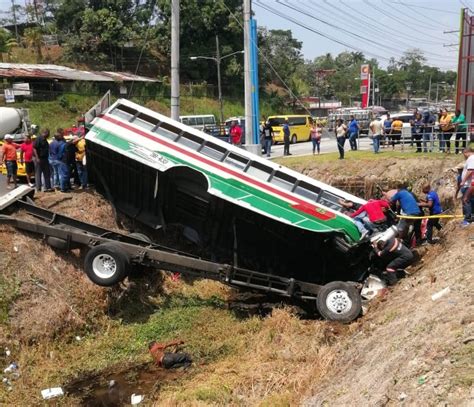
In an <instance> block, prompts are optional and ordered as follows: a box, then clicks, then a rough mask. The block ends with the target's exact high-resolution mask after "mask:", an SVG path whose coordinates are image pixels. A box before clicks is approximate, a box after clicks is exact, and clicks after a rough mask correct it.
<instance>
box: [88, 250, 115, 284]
mask: <svg viewBox="0 0 474 407" xmlns="http://www.w3.org/2000/svg"><path fill="white" fill-rule="evenodd" d="M92 269H93V270H94V274H95V275H97V276H98V277H100V278H104V279H105V278H110V277H112V276H113V275H114V274H115V273H116V272H117V262H116V261H115V259H114V258H113V257H112V256H110V255H109V254H99V255H98V256H96V257H95V258H94V260H93V261H92Z"/></svg>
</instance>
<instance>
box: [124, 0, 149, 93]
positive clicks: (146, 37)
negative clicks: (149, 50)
mask: <svg viewBox="0 0 474 407" xmlns="http://www.w3.org/2000/svg"><path fill="white" fill-rule="evenodd" d="M155 4H156V0H153V1H152V3H151V5H150V11H151V13H150V19H149V20H148V26H147V29H146V31H145V39H144V41H143V45H142V48H141V50H140V55H139V56H138V61H137V67H136V68H135V76H137V74H138V69H139V68H140V63H141V60H142V56H143V51H145V46H146V44H147V40H148V34H149V32H150V28H151V23H152V21H153V10H154V9H155ZM134 84H135V78H134V79H133V80H132V83H131V84H130V91H129V92H128V98H129V99H130V98H131V97H132V91H133V85H134Z"/></svg>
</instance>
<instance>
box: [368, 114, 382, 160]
mask: <svg viewBox="0 0 474 407" xmlns="http://www.w3.org/2000/svg"><path fill="white" fill-rule="evenodd" d="M369 127H370V131H371V132H372V140H373V141H374V153H375V154H378V152H379V150H380V139H381V138H382V132H383V123H382V120H380V118H375V119H374V120H372V121H371V122H370V125H369Z"/></svg>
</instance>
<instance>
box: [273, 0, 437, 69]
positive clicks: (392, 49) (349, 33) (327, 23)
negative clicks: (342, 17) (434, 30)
mask: <svg viewBox="0 0 474 407" xmlns="http://www.w3.org/2000/svg"><path fill="white" fill-rule="evenodd" d="M286 1H287V2H288V0H286ZM276 2H277V3H279V4H281V5H282V6H284V7H287V8H289V9H291V10H294V11H297V12H299V13H301V14H303V15H306V16H308V17H310V18H312V19H314V20H316V21H319V22H321V23H323V24H325V25H328V26H329V27H332V28H334V29H336V30H338V31H342V32H344V33H347V34H348V35H350V36H352V37H354V38H357V39H360V40H362V41H365V42H367V43H369V44H371V45H375V46H376V47H378V48H382V49H383V50H391V51H392V52H395V53H400V51H399V50H398V49H397V48H393V47H390V46H387V45H386V44H382V43H380V42H377V41H374V40H371V39H369V38H366V37H364V36H362V35H359V34H357V33H354V32H352V31H349V30H346V29H345V28H341V27H339V26H337V25H335V24H332V23H329V22H327V21H325V20H322V19H320V18H318V17H315V16H313V15H308V14H307V12H306V11H303V10H301V9H299V8H297V7H294V6H290V5H288V4H284V3H282V2H281V1H280V0H276ZM402 55H403V54H400V56H402ZM436 55H438V56H439V57H441V60H442V61H445V60H446V59H445V58H444V57H443V56H441V55H439V54H436Z"/></svg>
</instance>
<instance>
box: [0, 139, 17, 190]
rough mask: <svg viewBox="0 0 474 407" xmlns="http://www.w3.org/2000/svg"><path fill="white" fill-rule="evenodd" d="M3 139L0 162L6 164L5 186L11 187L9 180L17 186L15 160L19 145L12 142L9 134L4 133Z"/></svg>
mask: <svg viewBox="0 0 474 407" xmlns="http://www.w3.org/2000/svg"><path fill="white" fill-rule="evenodd" d="M4 141H5V143H4V144H3V146H2V149H1V150H0V164H1V165H3V163H5V165H6V166H7V188H8V189H11V188H12V187H11V186H10V184H11V181H13V185H14V187H15V188H16V186H17V172H18V163H17V161H16V150H17V149H19V148H20V145H19V144H16V143H14V142H13V136H12V135H11V134H6V135H5V137H4Z"/></svg>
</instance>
